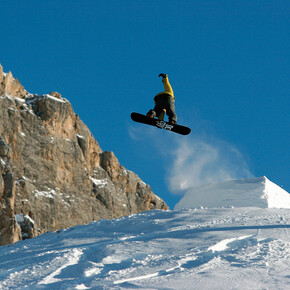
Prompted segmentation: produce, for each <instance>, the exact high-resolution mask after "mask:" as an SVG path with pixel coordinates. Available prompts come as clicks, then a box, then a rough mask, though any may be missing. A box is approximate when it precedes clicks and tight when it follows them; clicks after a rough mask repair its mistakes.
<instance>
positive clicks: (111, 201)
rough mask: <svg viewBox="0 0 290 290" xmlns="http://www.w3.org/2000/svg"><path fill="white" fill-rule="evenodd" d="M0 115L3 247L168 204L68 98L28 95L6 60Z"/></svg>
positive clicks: (0, 79)
mask: <svg viewBox="0 0 290 290" xmlns="http://www.w3.org/2000/svg"><path fill="white" fill-rule="evenodd" d="M0 116H1V118H0V209H1V213H0V245H4V244H7V243H13V242H15V241H18V240H20V239H23V238H30V237H34V236H36V235H38V234H42V233H44V232H47V231H52V230H58V229H61V228H66V227H71V226H74V225H78V224H85V223H88V222H90V221H93V220H99V219H102V218H105V219H110V218H117V217H121V216H125V215H130V214H133V213H138V212H142V211H146V210H150V209H164V210H166V209H168V206H167V205H166V204H165V202H164V201H163V200H161V199H160V198H159V197H157V196H156V195H155V194H154V193H153V192H152V190H151V188H150V186H149V185H147V184H145V183H144V182H143V181H142V180H141V179H140V178H139V177H138V176H137V175H136V174H135V173H134V172H132V171H129V170H127V169H125V168H124V167H123V166H121V165H120V164H119V162H118V159H117V158H116V156H115V155H114V153H113V152H103V151H102V150H101V148H100V146H99V144H98V142H97V141H96V140H95V139H94V137H93V136H92V134H91V132H90V130H89V129H88V128H87V126H86V125H85V124H84V123H83V122H82V121H81V120H80V118H79V117H78V115H77V114H75V113H74V111H73V109H72V106H71V104H70V103H69V101H68V100H66V99H64V98H62V96H61V95H60V94H59V93H56V92H52V93H50V94H48V95H42V96H38V95H32V94H29V93H28V92H27V91H25V89H24V88H23V86H22V85H21V84H20V82H19V81H18V80H16V79H14V78H13V76H12V74H11V73H8V74H4V73H3V69H2V67H1V65H0ZM17 221H18V222H17Z"/></svg>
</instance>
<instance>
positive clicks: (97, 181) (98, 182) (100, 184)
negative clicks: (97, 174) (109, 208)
mask: <svg viewBox="0 0 290 290" xmlns="http://www.w3.org/2000/svg"><path fill="white" fill-rule="evenodd" d="M90 180H91V181H92V182H93V183H94V184H95V185H96V186H97V187H98V188H104V187H105V186H107V185H108V180H107V179H96V178H93V177H91V176H90Z"/></svg>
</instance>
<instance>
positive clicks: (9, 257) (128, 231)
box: [0, 208, 290, 289]
mask: <svg viewBox="0 0 290 290" xmlns="http://www.w3.org/2000/svg"><path fill="white" fill-rule="evenodd" d="M289 228H290V210H287V209H284V210H281V209H280V210H278V209H259V208H215V209H195V210H180V211H150V212H145V213H141V214H137V215H132V216H129V217H123V218H119V219H115V220H110V221H106V220H101V221H99V222H93V223H90V224H89V225H85V226H77V227H74V228H71V229H67V230H62V231H60V232H53V233H47V234H44V235H41V236H39V237H36V238H34V239H32V240H25V241H21V242H18V243H15V244H13V245H10V246H4V247H0V289H15V288H17V289H21V288H24V287H28V288H29V289H124V288H145V289H181V288H182V289H193V288H194V289H198V288H199V289H213V288H214V289H287V288H290V270H289V265H290V237H289Z"/></svg>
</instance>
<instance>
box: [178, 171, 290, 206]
mask: <svg viewBox="0 0 290 290" xmlns="http://www.w3.org/2000/svg"><path fill="white" fill-rule="evenodd" d="M199 206H202V207H229V206H235V207H249V206H256V207H260V208H290V194H289V193H288V192H286V191H285V190H284V189H282V188H281V187H279V186H278V185H276V184H275V183H273V182H271V181H270V180H269V179H267V178H266V177H265V176H263V177H259V178H249V179H242V180H232V181H227V182H223V183H218V184H210V185H205V186H200V187H194V188H191V189H189V190H188V191H187V192H186V194H185V195H184V197H183V198H182V199H181V200H180V202H179V203H178V204H177V205H176V206H175V209H182V208H195V207H199Z"/></svg>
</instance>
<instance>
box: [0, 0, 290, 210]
mask: <svg viewBox="0 0 290 290" xmlns="http://www.w3.org/2000/svg"><path fill="white" fill-rule="evenodd" d="M289 10H290V3H289V1H279V0H278V1H277V0H276V1H177V0H175V1H171V0H168V1H124V0H123V1H111V0H107V1H88V0H82V1H76V0H73V1H59V0H58V1H56V0H50V1H36V0H35V1H5V2H3V1H2V2H1V4H0V14H1V17H0V24H1V46H0V51H1V59H0V63H1V64H2V65H3V67H4V71H5V72H8V71H10V70H11V71H12V72H13V75H14V76H15V77H16V78H18V79H19V80H20V81H21V83H22V84H23V85H24V87H25V88H26V90H28V91H29V92H31V93H38V94H44V93H49V92H51V91H58V92H60V93H61V94H62V95H63V97H65V98H67V99H68V100H69V101H70V102H71V103H72V105H73V108H74V110H75V112H76V113H78V114H79V115H80V117H81V119H82V120H83V121H84V122H85V123H86V124H87V126H88V127H89V128H90V130H91V131H92V133H93V135H94V136H95V138H96V139H97V141H98V142H99V144H100V146H101V148H102V149H103V150H104V151H105V150H108V151H113V152H114V153H115V155H116V156H117V157H118V159H119V161H120V163H121V164H122V165H124V166H125V167H126V168H128V169H130V170H133V171H135V172H136V173H137V174H138V175H139V176H140V177H141V178H142V179H143V180H144V181H145V182H146V183H148V184H150V185H151V187H152V189H153V191H154V192H155V193H156V194H158V195H159V196H161V197H162V198H163V199H164V200H165V201H166V202H167V203H168V204H169V206H170V207H171V208H173V206H174V205H175V203H176V202H177V201H178V200H179V199H180V197H181V196H180V195H176V194H175V193H176V190H177V188H178V187H181V188H182V186H181V183H182V184H187V185H188V186H192V185H200V184H202V183H205V182H215V181H221V180H223V179H228V178H236V177H237V178H243V177H249V176H262V175H266V176H267V177H268V178H269V179H270V180H272V181H273V182H275V183H277V184H278V185H280V186H283V188H284V189H285V190H287V191H288V192H290V178H289V177H290V176H289V175H290V174H289V172H290V166H289V164H290V154H289V143H290V142H289V141H290V134H289V129H290V128H289V127H290V126H289V123H290V122H289V107H290V101H289V83H290V82H289V67H290V66H289V51H290V45H289V44H290V42H289V32H290V31H289V28H290V23H289V19H290V17H289ZM161 72H163V73H167V74H168V75H169V77H170V81H171V84H172V87H173V90H174V92H175V96H176V112H177V115H178V122H179V123H181V124H184V125H187V126H189V127H191V128H192V133H191V135H190V136H187V137H184V136H178V135H174V134H173V133H170V132H162V131H159V130H157V129H155V128H149V127H145V126H143V125H140V124H137V123H133V122H132V121H131V120H130V113H131V112H132V111H136V112H140V113H146V112H147V111H148V109H150V108H151V107H152V106H153V97H154V95H155V94H156V93H158V92H160V91H161V90H162V89H163V87H162V83H161V79H159V78H158V74H159V73H161ZM186 138H187V139H186ZM185 157H186V161H185V160H184V158H185ZM190 172H192V174H188V173H190ZM179 175H180V176H179ZM174 176H177V177H176V178H174V179H176V180H175V184H171V180H172V179H173V177H174ZM183 188H186V185H184V187H183ZM173 192H175V193H174V194H173Z"/></svg>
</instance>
